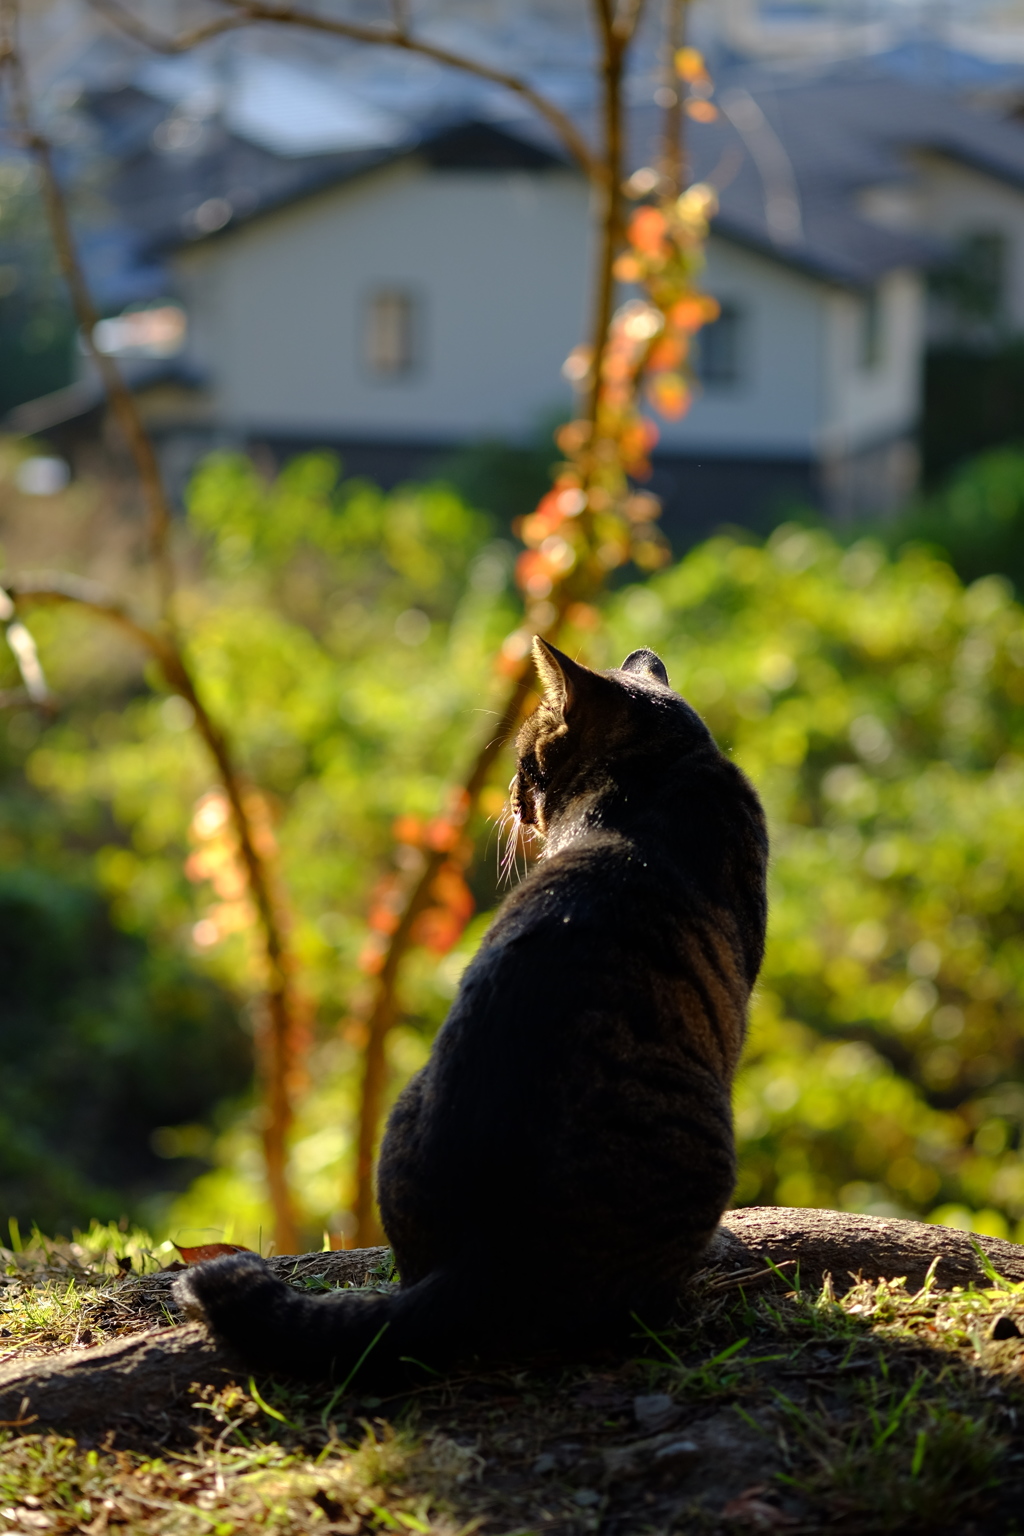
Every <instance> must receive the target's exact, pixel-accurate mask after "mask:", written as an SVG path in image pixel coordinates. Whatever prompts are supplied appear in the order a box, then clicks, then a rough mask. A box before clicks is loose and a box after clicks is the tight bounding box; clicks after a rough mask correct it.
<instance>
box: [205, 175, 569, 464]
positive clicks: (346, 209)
mask: <svg viewBox="0 0 1024 1536" xmlns="http://www.w3.org/2000/svg"><path fill="white" fill-rule="evenodd" d="M588 222H589V221H588V194H587V190H586V187H585V185H584V184H583V183H582V181H581V180H580V179H579V178H577V177H575V176H573V175H571V174H569V173H563V172H558V171H554V172H544V173H527V172H495V171H482V172H473V171H461V170H460V171H432V170H428V169H426V168H424V167H422V166H419V165H417V164H416V163H408V162H406V163H404V164H401V165H398V166H394V167H391V168H389V169H387V170H385V171H382V172H380V173H378V174H376V175H374V176H372V177H366V178H365V179H361V180H359V181H357V182H354V183H350V184H349V185H347V186H342V187H337V188H334V189H331V190H329V191H327V192H323V193H320V194H317V195H316V196H313V197H310V198H308V199H306V200H304V201H303V202H301V203H298V204H295V205H292V206H291V207H288V208H285V209H282V210H281V211H280V212H278V213H274V214H270V215H267V216H265V217H263V218H261V219H259V220H256V221H254V222H253V224H251V225H249V226H243V227H242V228H240V229H238V230H237V231H232V232H229V233H227V234H225V235H223V236H221V237H218V238H216V239H214V240H209V241H206V242H204V243H203V244H202V245H201V246H196V247H193V248H186V249H185V250H184V251H182V252H181V254H180V256H179V259H178V270H179V275H180V279H181V283H182V289H183V294H184V296H185V298H186V302H187V304H188V306H189V309H190V312H191V315H192V325H191V328H190V329H191V335H192V337H193V338H194V351H193V356H195V358H196V361H197V362H199V363H200V365H201V366H203V367H204V368H205V369H207V370H208V372H209V374H210V375H211V382H212V385H213V388H214V391H215V394H216V397H217V401H218V410H219V414H220V416H221V418H222V419H223V420H224V422H225V423H226V425H228V426H229V427H230V428H235V429H239V430H245V431H255V432H260V431H266V432H292V433H296V434H301V435H303V436H315V435H316V434H318V433H323V434H324V435H325V436H330V437H338V436H365V437H368V438H381V439H386V438H395V437H399V438H405V439H424V440H439V441H452V440H458V439H466V438H474V437H481V436H485V435H488V434H498V435H501V436H503V437H506V438H507V437H512V438H515V437H521V436H525V435H528V434H530V433H531V432H533V431H535V430H536V427H537V425H538V417H539V416H541V415H543V413H544V412H545V411H547V410H549V409H552V408H554V409H557V408H559V407H562V408H564V407H565V406H566V404H567V403H568V401H569V393H568V387H567V385H566V384H565V382H564V380H563V378H562V375H561V366H562V363H563V362H564V360H565V358H566V356H567V354H568V353H569V351H570V350H571V348H572V347H573V346H575V345H576V344H577V343H578V341H579V340H580V339H581V336H582V334H583V326H584V316H585V309H586V304H585V299H586V288H587V286H588V284H587V272H588V266H587V251H588ZM386 288H397V289H403V290H406V291H408V292H409V293H411V294H412V295H413V296H414V299H415V300H416V301H417V305H416V308H417V311H418V323H419V324H420V326H421V330H420V333H419V335H418V338H417V339H418V343H419V345H418V351H419V353H420V358H419V361H418V362H417V364H416V366H414V367H413V369H412V370H411V371H410V372H409V373H408V374H407V375H403V376H400V377H396V378H389V379H380V378H376V377H374V376H373V374H372V372H371V371H370V370H369V369H368V367H367V366H366V364H365V362H364V358H363V326H364V324H365V307H366V304H367V300H368V298H369V296H370V294H372V293H373V291H374V290H380V289H386Z"/></svg>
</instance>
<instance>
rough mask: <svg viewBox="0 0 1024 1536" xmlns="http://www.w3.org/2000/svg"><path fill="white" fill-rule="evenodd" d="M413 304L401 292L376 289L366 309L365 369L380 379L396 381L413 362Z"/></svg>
mask: <svg viewBox="0 0 1024 1536" xmlns="http://www.w3.org/2000/svg"><path fill="white" fill-rule="evenodd" d="M414 327H415V304H414V302H413V298H412V295H411V294H410V293H408V292H406V291H404V290H403V289H401V288H378V289H377V291H376V292H375V293H371V295H370V298H369V302H368V304H367V309H366V331H365V349H366V351H365V356H366V363H367V366H368V367H369V368H370V369H371V371H372V372H373V373H375V374H377V375H378V376H379V377H380V378H388V379H393V378H398V377H399V376H400V375H401V374H403V373H408V372H409V370H410V368H411V367H412V365H413V363H414V361H415V336H414Z"/></svg>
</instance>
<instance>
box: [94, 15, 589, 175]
mask: <svg viewBox="0 0 1024 1536" xmlns="http://www.w3.org/2000/svg"><path fill="white" fill-rule="evenodd" d="M90 3H91V4H92V5H93V6H95V8H96V9H97V10H98V11H100V12H102V14H103V15H104V16H106V17H107V19H108V20H109V21H111V22H113V23H114V25H115V26H118V27H120V28H121V29H122V31H124V32H127V33H129V34H130V35H131V36H132V37H134V38H136V39H137V40H138V41H139V42H142V43H145V44H146V46H147V47H149V48H153V49H155V50H156V51H157V52H160V53H187V52H188V51H189V49H191V48H195V47H196V46H197V45H198V44H199V43H203V42H207V41H208V40H209V39H210V38H212V37H217V36H219V35H220V34H221V33H224V32H234V31H237V30H238V28H239V27H245V26H251V25H252V24H253V23H256V22H264V23H268V24H269V25H272V26H289V27H305V28H308V29H309V30H311V31H314V32H324V33H327V34H328V35H330V36H332V37H344V38H348V39H350V40H351V41H352V42H357V43H370V44H373V45H375V46H377V47H385V48H400V49H402V50H404V51H405V52H406V53H416V54H419V55H420V56H421V57H422V58H426V59H433V61H434V63H435V64H443V65H445V66H446V67H447V68H449V69H458V70H461V71H462V72H463V73H464V74H470V75H475V76H476V78H477V79H479V80H487V81H489V82H490V83H491V84H492V85H500V86H502V87H503V88H504V89H505V90H507V91H511V92H512V93H513V94H514V95H516V96H519V97H520V98H521V99H522V100H523V101H525V102H527V103H528V104H529V105H530V106H531V107H532V108H533V110H534V111H535V112H536V113H537V114H538V115H539V116H540V117H542V118H544V120H545V122H547V123H548V124H549V126H550V127H551V128H553V129H554V131H555V133H556V134H557V135H558V138H559V139H560V140H561V142H562V144H563V145H564V147H565V149H566V151H567V152H568V154H569V155H570V156H571V158H572V159H573V160H575V161H576V162H577V164H578V165H579V166H580V167H581V169H582V170H583V171H585V172H586V174H587V175H588V176H589V177H591V178H596V177H597V176H599V174H600V165H599V162H597V161H595V159H594V156H593V154H592V153H591V150H590V146H589V145H588V144H587V141H586V139H585V138H584V137H583V135H582V134H581V133H580V132H579V130H578V128H577V127H576V125H575V123H574V122H573V120H572V118H571V117H569V116H568V114H567V113H565V112H563V111H562V109H561V108H560V107H559V106H557V105H556V104H555V102H553V101H551V100H550V99H549V98H548V97H547V96H545V95H543V94H542V93H541V92H540V91H538V90H535V89H534V87H533V86H532V85H530V83H529V82H528V81H527V80H524V79H523V78H522V77H521V76H520V75H514V74H511V73H510V72H509V71H508V70H504V69H495V68H494V66H493V65H491V64H485V63H484V62H483V60H482V59H474V58H471V57H469V56H468V55H467V54H462V53H456V52H455V51H454V50H453V49H451V48H442V47H440V46H438V45H437V44H435V43H429V42H427V41H426V40H425V39H423V38H418V37H414V36H412V35H411V34H410V32H409V30H408V27H407V26H405V25H402V24H400V23H399V24H396V25H394V26H390V27H368V26H364V25H363V24H362V23H360V22H355V21H343V20H341V19H340V18H337V17H332V16H321V15H318V14H317V12H315V11H304V10H301V9H300V8H299V7H298V6H291V5H265V4H262V3H260V0H220V3H221V4H222V5H230V6H231V7H232V11H233V14H232V15H231V16H225V17H222V18H221V19H219V20H217V21H212V22H208V23H206V25H205V26H202V27H195V28H193V29H192V30H191V31H189V32H183V33H181V34H180V35H179V36H177V37H169V36H167V35H166V34H165V33H162V32H158V31H157V30H156V29H155V28H153V27H150V26H148V25H147V24H146V23H145V22H142V21H139V19H138V18H137V17H136V16H133V15H131V13H130V12H128V11H127V10H126V9H125V7H124V6H123V4H122V3H121V0H90Z"/></svg>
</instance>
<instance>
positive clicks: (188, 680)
mask: <svg viewBox="0 0 1024 1536" xmlns="http://www.w3.org/2000/svg"><path fill="white" fill-rule="evenodd" d="M18 21H19V3H18V0H0V68H2V69H3V70H4V71H5V73H6V76H7V79H8V81H9V84H10V95H11V101H12V108H13V118H14V122H15V124H16V126H17V128H18V130H19V131H20V133H21V136H22V138H23V141H24V144H25V148H26V149H28V150H29V151H30V152H31V153H32V155H33V156H34V158H35V160H36V163H37V165H38V166H39V169H40V173H41V177H42V186H43V194H44V198H45V202H46V211H47V215H48V219H49V224H50V234H51V238H52V240H53V244H54V248H55V251H56V254H57V258H58V262H59V264H60V268H61V271H62V274H63V276H64V279H65V281H66V283H67V285H68V289H69V292H70V295H71V300H72V304H73V306H74V310H75V314H76V317H77V319H78V324H79V327H80V328H81V332H82V335H83V338H84V340H85V342H86V345H87V346H88V348H89V350H90V352H91V355H92V358H93V361H94V363H95V365H96V367H97V370H98V372H99V375H100V378H101V380H102V381H103V385H104V388H105V390H106V392H107V397H108V399H109V401H110V404H111V407H112V409H113V411H114V413H115V415H116V417H117V419H118V421H119V423H120V425H121V428H122V430H123V432H124V434H125V436H126V438H127V441H128V445H129V447H130V449H131V452H132V456H133V458H134V460H135V466H136V469H137V471H138V475H139V480H140V483H141V486H142V490H143V495H144V497H145V501H146V506H147V510H148V513H149V532H150V551H151V556H152V560H153V563H154V566H155V568H156V574H157V581H158V585H159V591H160V607H159V615H160V616H159V622H158V626H157V629H156V630H153V629H150V628H148V627H147V626H145V625H143V624H141V623H140V622H139V621H138V620H136V619H135V618H134V617H133V616H132V615H131V614H130V613H129V611H128V609H127V607H126V606H125V605H123V604H121V603H120V602H118V601H117V600H116V599H111V598H109V597H107V596H106V595H105V594H104V595H102V596H101V595H98V594H97V593H96V592H95V591H88V590H86V589H84V588H83V587H82V586H81V584H76V582H75V579H74V578H63V577H60V578H51V579H49V580H48V581H47V582H44V583H36V586H35V590H34V591H29V590H28V588H27V587H20V585H19V583H18V582H12V583H11V584H10V585H9V586H8V588H7V590H8V591H9V592H10V593H11V595H12V596H21V597H22V598H23V599H26V600H27V599H29V598H34V599H35V600H37V601H51V602H71V603H76V604H78V605H79V606H82V607H84V608H85V609H87V610H89V611H91V612H94V613H96V614H97V615H98V616H100V617H103V618H106V619H107V620H109V621H110V622H113V623H115V624H117V625H118V626H119V627H120V628H121V629H123V630H125V631H126V632H128V633H129V634H131V635H132V637H133V638H134V639H135V640H136V642H137V643H139V644H140V645H142V646H143V647H144V648H145V649H147V650H148V651H149V652H150V653H151V654H152V655H153V656H154V657H155V658H156V660H157V661H158V662H159V664H160V668H161V670H162V672H163V675H164V678H165V680H166V682H167V684H168V686H169V687H170V688H171V689H172V690H173V691H174V692H175V693H180V694H181V696H182V697H183V698H184V699H186V700H187V701H188V703H189V704H190V705H191V706H192V710H193V715H194V722H195V728H196V730H197V731H198V733H199V735H200V737H201V738H202V740H203V742H204V744H205V746H206V748H207V751H208V752H209V754H210V756H211V757H212V759H213V762H214V766H215V769H216V772H217V776H218V778H219V779H220V783H221V786H222V788H223V790H224V793H225V795H226V797H227V800H228V804H229V806H230V808H231V815H232V821H233V824H234V827H235V832H236V835H237V837H238V843H239V851H240V854H241V859H242V863H243V865H244V867H245V871H246V876H247V880H248V884H249V890H250V892H251V894H252V898H253V903H254V905H255V907H256V912H257V919H258V923H259V928H260V933H261V937H262V943H263V952H264V958H265V962H266V969H267V975H266V982H265V988H264V996H265V999H266V1005H267V1019H266V1021H265V1024H264V1026H263V1028H262V1029H261V1032H260V1041H259V1045H260V1062H259V1066H260V1072H261V1076H262V1078H263V1085H264V1093H265V1111H266V1112H265V1123H264V1128H263V1131H264V1150H265V1154H266V1161H267V1181H268V1185H269V1189H270V1195H271V1201H272V1204H273V1207H274V1213H275V1237H276V1241H277V1245H278V1247H279V1248H293V1247H295V1246H296V1245H297V1227H296V1221H295V1213H294V1208H293V1205H292V1200H291V1193H290V1190H289V1187H288V1180H287V1175H286V1166H287V1156H286V1153H287V1146H286V1144H287V1138H288V1132H289V1129H290V1126H291V1121H292V1105H291V1100H290V1096H289V1084H288V1078H289V1068H290V1065H291V1055H292V1049H293V1041H294V1039H295V1037H296V1030H295V1028H294V1015H295V998H294V992H293V985H292V971H293V961H292V958H291V955H290V952H289V950H288V946H287V944H286V942H285V936H284V923H283V920H282V915H281V912H280V910H279V903H278V901H277V900H276V898H275V893H274V891H273V888H272V882H271V875H270V870H269V868H268V866H267V862H266V860H265V859H264V858H263V856H262V855H261V853H260V852H259V850H258V848H257V846H256V839H255V835H254V829H253V826H252V822H251V818H250V816H249V812H248V809H247V807H246V803H245V792H244V790H245V787H244V784H243V781H242V777H241V775H240V773H239V771H238V768H237V766H236V764H235V762H234V758H233V754H232V751H231V748H230V745H229V742H228V739H227V737H226V736H225V734H224V732H223V731H222V730H221V729H220V727H219V726H218V725H217V724H216V722H215V721H214V720H213V718H212V716H211V715H210V714H209V712H208V710H207V709H206V706H205V704H204V703H203V701H202V699H201V698H200V696H199V694H198V692H197V689H196V685H195V682H194V679H193V677H192V674H191V670H190V668H189V666H188V664H187V662H186V660H185V656H184V652H183V650H182V646H181V643H180V641H179V639H178V635H177V630H176V626H175V623H174V615H173V611H172V602H173V597H174V585H175V574H174V565H173V561H172V558H171V549H170V530H171V506H170V502H169V500H168V497H167V493H166V491H165V489H164V484H163V479H162V476H161V474H160V466H159V463H158V461H157V457H156V451H155V449H154V447H153V443H152V439H151V438H150V436H149V433H148V432H147V431H146V427H145V423H144V422H143V420H142V415H141V413H140V411H139V407H138V403H137V401H136V400H135V397H134V396H133V395H132V393H131V391H130V390H129V389H128V387H127V385H126V384H125V382H124V379H123V378H122V376H121V371H120V369H119V368H118V366H117V364H116V363H115V362H114V360H113V358H110V357H107V356H106V355H105V354H104V353H102V352H100V351H99V349H98V348H97V346H96V343H95V340H94V330H95V327H96V324H97V320H98V315H97V311H96V307H95V305H94V304H93V301H92V295H91V294H90V292H89V287H88V284H87V282H86V280H85V275H84V272H83V270H82V266H81V263H80V261H79V259H78V252H77V249H76V246H75V241H74V236H73V233H72V230H71V221H70V218H69V216H68V210H67V204H66V202H65V199H64V193H63V189H62V188H61V185H60V182H59V180H58V178H57V175H56V172H55V169H54V163H53V152H52V147H51V145H50V143H49V140H48V139H46V137H45V136H44V135H43V134H41V133H40V132H39V131H38V130H37V129H36V128H35V126H34V124H33V121H32V113H31V108H30V104H29V97H28V88H27V84H26V78H25V70H24V65H23V62H22V58H21V54H20V52H19V49H18ZM26 637H27V642H28V643H26ZM16 641H17V643H19V644H20V647H21V656H19V661H20V660H21V659H22V658H25V659H26V660H28V661H30V660H31V654H32V649H34V648H30V641H31V637H30V636H27V632H25V634H24V635H23V634H21V633H17V634H16ZM23 675H25V674H24V673H23ZM26 686H28V687H29V688H30V691H31V687H32V686H33V685H31V684H29V679H28V676H27V675H26ZM36 686H38V680H37V682H36Z"/></svg>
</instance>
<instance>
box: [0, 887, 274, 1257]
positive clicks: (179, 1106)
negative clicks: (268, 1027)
mask: <svg viewBox="0 0 1024 1536" xmlns="http://www.w3.org/2000/svg"><path fill="white" fill-rule="evenodd" d="M0 993H2V996H3V1000H4V1001H3V1007H2V1009H0V1060H2V1062H3V1071H2V1073H0V1212H2V1214H3V1216H4V1217H5V1218H6V1219H8V1220H9V1219H10V1217H12V1216H13V1217H14V1218H15V1219H16V1220H19V1221H21V1222H22V1223H31V1222H36V1223H38V1225H39V1226H40V1227H41V1228H42V1229H43V1230H45V1231H48V1232H57V1231H61V1232H70V1231H71V1230H72V1228H73V1227H74V1226H78V1225H85V1224H87V1223H88V1221H89V1219H90V1218H91V1217H98V1218H101V1219H104V1220H111V1219H114V1220H116V1219H117V1218H119V1217H120V1216H122V1215H124V1214H128V1213H129V1212H133V1211H134V1212H139V1211H141V1210H146V1209H150V1210H158V1209H159V1202H157V1203H156V1204H154V1202H153V1197H154V1196H155V1195H159V1194H160V1193H164V1194H166V1193H167V1186H168V1183H169V1182H170V1183H172V1187H173V1183H177V1186H178V1188H179V1189H180V1188H181V1187H182V1186H183V1185H184V1184H185V1183H187V1182H188V1181H189V1179H190V1178H194V1177H195V1175H196V1174H197V1173H199V1172H200V1171H201V1169H202V1167H203V1161H202V1154H203V1152H204V1151H205V1150H206V1149H207V1148H208V1145H209V1142H210V1140H211V1137H210V1134H209V1132H208V1131H207V1132H206V1134H205V1135H204V1127H203V1125H202V1122H203V1121H204V1120H206V1119H208V1117H209V1116H210V1115H211V1112H212V1111H213V1110H214V1109H215V1108H216V1105H217V1100H218V1098H221V1097H224V1096H226V1095H229V1094H235V1095H239V1094H241V1093H242V1092H244V1091H245V1089H246V1088H247V1086H248V1078H249V1049H248V1042H247V1040H246V1038H245V1036H244V1034H243V1033H242V1031H241V1030H240V1029H239V1027H238V1020H237V1017H236V1015H235V1011H234V1009H233V1007H232V1005H231V1001H230V999H229V997H228V996H227V995H226V994H225V993H224V992H223V990H222V989H220V988H218V987H216V986H214V985H213V984H212V983H211V982H210V981H208V980H206V979H205V978H203V977H202V976H199V975H197V974H195V972H194V971H192V970H191V969H190V968H189V967H188V966H187V965H186V964H185V963H183V961H182V959H181V957H180V956H177V955H175V954H174V953H173V952H169V951H168V950H166V949H164V950H161V951H151V950H150V949H149V948H148V947H147V946H146V945H145V944H144V943H143V942H142V941H141V940H140V939H139V938H137V937H133V936H129V935H126V934H124V933H120V932H118V931H117V929H116V928H115V927H114V926H113V924H112V923H111V921H110V917H109V914H108V913H107V911H106V910H105V907H104V904H103V902H102V901H101V900H100V898H99V896H98V893H97V892H96V891H95V889H90V888H89V887H87V886H86V887H82V886H76V885H74V884H72V883H71V882H70V881H68V879H67V878H66V877H65V878H61V877H59V876H58V875H55V874H53V873H50V872H48V871H46V870H44V869H41V868H39V867H38V866H36V867H32V866H31V865H21V866H20V867H18V868H10V867H8V868H3V869H0ZM183 1122H184V1123H188V1124H189V1127H190V1130H191V1137H190V1138H189V1139H188V1142H187V1146H186V1147H184V1148H182V1150H183V1151H184V1152H185V1153H186V1156H185V1159H184V1161H182V1162H180V1163H179V1164H178V1165H177V1178H176V1180H174V1181H169V1180H168V1162H167V1160H166V1158H165V1157H162V1156H161V1155H160V1154H161V1151H162V1150H163V1148H162V1145H161V1141H160V1137H159V1132H160V1128H162V1127H167V1126H171V1127H173V1126H178V1125H181V1124H182V1123H183ZM154 1133H156V1136H155V1135H154ZM197 1154H198V1156H197Z"/></svg>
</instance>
